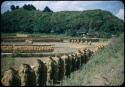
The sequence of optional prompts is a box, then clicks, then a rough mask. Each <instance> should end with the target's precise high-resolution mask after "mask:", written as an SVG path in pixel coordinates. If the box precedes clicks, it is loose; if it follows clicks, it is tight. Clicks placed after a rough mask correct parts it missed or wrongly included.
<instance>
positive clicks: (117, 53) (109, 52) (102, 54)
mask: <svg viewBox="0 0 125 87" xmlns="http://www.w3.org/2000/svg"><path fill="white" fill-rule="evenodd" d="M123 82H124V35H123V34H122V35H121V36H120V37H119V38H114V39H113V40H112V43H111V44H110V45H108V46H107V47H106V48H105V49H103V50H101V51H99V52H97V53H96V54H95V55H94V56H93V57H91V60H90V61H89V62H88V63H87V64H86V65H83V66H82V67H81V69H80V70H78V71H76V72H73V73H72V74H71V78H69V79H67V78H66V79H64V80H63V82H62V84H60V85H70V86H71V85H78V86H81V85H82V86H87V85H109V86H111V85H121V84H123Z"/></svg>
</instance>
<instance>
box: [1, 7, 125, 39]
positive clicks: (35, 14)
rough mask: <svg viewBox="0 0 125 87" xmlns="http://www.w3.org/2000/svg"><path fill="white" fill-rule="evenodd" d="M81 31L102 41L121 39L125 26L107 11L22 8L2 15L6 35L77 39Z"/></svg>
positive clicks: (2, 28) (2, 27)
mask: <svg viewBox="0 0 125 87" xmlns="http://www.w3.org/2000/svg"><path fill="white" fill-rule="evenodd" d="M79 29H86V30H87V31H88V32H89V33H91V34H93V35H97V36H99V37H109V36H111V35H119V33H121V32H123V31H124V22H123V21H122V20H120V19H118V18H117V17H115V16H114V15H113V14H111V13H110V12H108V11H103V10H99V9H97V10H86V11H61V12H42V11H38V10H25V9H23V8H20V9H17V10H14V11H11V12H6V13H4V14H2V15H1V32H3V33H8V32H9V33H10V32H12V33H15V32H26V33H56V34H66V35H72V36H75V35H76V32H77V31H78V30H79Z"/></svg>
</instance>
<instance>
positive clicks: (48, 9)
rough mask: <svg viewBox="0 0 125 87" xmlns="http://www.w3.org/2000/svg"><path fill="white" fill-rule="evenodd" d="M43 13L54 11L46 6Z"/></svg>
mask: <svg viewBox="0 0 125 87" xmlns="http://www.w3.org/2000/svg"><path fill="white" fill-rule="evenodd" d="M43 12H53V11H52V10H51V9H50V8H49V7H47V6H46V7H45V8H44V10H43Z"/></svg>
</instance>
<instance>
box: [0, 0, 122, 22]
mask: <svg viewBox="0 0 125 87" xmlns="http://www.w3.org/2000/svg"><path fill="white" fill-rule="evenodd" d="M24 4H33V5H34V6H35V7H36V8H37V9H39V10H43V9H44V8H45V7H46V6H48V7H49V8H50V9H52V10H53V11H54V12H57V11H64V10H66V11H84V10H89V9H102V10H107V11H110V12H112V13H113V14H114V15H115V16H117V17H119V18H120V19H122V20H124V4H123V3H122V2H121V1H4V2H3V3H2V6H1V13H4V12H5V11H7V10H10V6H11V5H18V6H20V7H22V6H23V5H24Z"/></svg>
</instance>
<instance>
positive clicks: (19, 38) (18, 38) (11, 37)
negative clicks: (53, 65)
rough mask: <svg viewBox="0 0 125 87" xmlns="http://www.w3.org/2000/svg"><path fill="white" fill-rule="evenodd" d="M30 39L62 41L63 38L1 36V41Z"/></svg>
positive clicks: (35, 40) (36, 40)
mask: <svg viewBox="0 0 125 87" xmlns="http://www.w3.org/2000/svg"><path fill="white" fill-rule="evenodd" d="M26 40H32V41H33V42H63V39H59V38H52V37H51V38H50V37H15V36H2V37H1V42H25V41H26Z"/></svg>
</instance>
